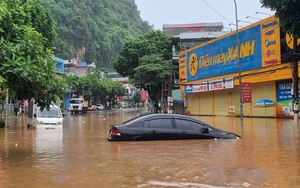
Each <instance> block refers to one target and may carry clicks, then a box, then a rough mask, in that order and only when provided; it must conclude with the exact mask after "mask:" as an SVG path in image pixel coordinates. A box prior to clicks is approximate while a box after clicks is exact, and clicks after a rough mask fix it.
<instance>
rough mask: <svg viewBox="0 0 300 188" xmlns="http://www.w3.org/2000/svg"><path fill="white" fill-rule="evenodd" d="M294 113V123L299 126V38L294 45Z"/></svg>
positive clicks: (295, 39)
mask: <svg viewBox="0 0 300 188" xmlns="http://www.w3.org/2000/svg"><path fill="white" fill-rule="evenodd" d="M292 67H293V93H292V95H293V111H294V122H295V123H296V125H298V124H299V106H298V94H299V92H298V55H297V38H296V37H294V45H293V60H292Z"/></svg>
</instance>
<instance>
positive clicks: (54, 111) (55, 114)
mask: <svg viewBox="0 0 300 188" xmlns="http://www.w3.org/2000/svg"><path fill="white" fill-rule="evenodd" d="M38 114H39V115H38V117H54V118H60V117H61V113H60V110H59V109H57V108H50V110H49V111H48V110H46V109H44V110H43V111H41V109H39V113H38Z"/></svg>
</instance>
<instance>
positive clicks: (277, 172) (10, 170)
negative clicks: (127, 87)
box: [0, 111, 300, 188]
mask: <svg viewBox="0 0 300 188" xmlns="http://www.w3.org/2000/svg"><path fill="white" fill-rule="evenodd" d="M137 115H138V111H137V112H124V111H116V112H114V113H110V114H105V113H104V112H91V113H88V114H86V115H81V114H76V115H66V116H65V118H64V127H63V129H61V130H43V131H40V130H33V129H27V128H26V124H25V120H24V118H22V117H19V118H10V119H9V125H10V126H9V127H8V128H7V129H0V187H26V186H28V187H104V188H105V187H109V188H110V187H140V188H143V187H151V188H152V187H191V188H192V187H193V188H195V187H197V188H198V187H204V188H207V187H209V188H211V187H220V188H223V187H298V185H299V184H300V152H299V150H300V148H299V147H300V146H299V144H300V143H299V142H300V137H299V126H295V125H294V124H293V120H289V119H272V118H271V119H270V118H244V120H243V125H241V123H240V122H241V121H240V119H239V118H233V117H230V118H228V117H207V116H206V117H195V118H197V119H200V120H202V121H205V122H207V123H209V124H212V125H213V126H215V127H217V128H220V129H223V130H228V131H230V132H234V133H237V134H239V135H241V136H242V138H241V139H240V140H182V141H149V142H143V141H141V142H108V141H107V140H106V137H107V134H108V132H109V128H110V124H115V123H119V122H122V121H125V120H127V119H129V118H132V117H135V116H137Z"/></svg>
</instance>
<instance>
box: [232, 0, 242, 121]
mask: <svg viewBox="0 0 300 188" xmlns="http://www.w3.org/2000/svg"><path fill="white" fill-rule="evenodd" d="M234 5H235V27H236V46H237V54H238V57H237V61H238V71H239V95H240V114H241V115H240V117H241V120H243V116H244V114H243V96H242V76H241V60H240V46H239V45H240V38H239V26H238V16H237V4H236V0H234Z"/></svg>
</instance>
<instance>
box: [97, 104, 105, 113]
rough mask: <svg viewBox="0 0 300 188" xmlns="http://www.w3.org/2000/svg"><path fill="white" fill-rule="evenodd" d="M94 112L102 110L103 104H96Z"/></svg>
mask: <svg viewBox="0 0 300 188" xmlns="http://www.w3.org/2000/svg"><path fill="white" fill-rule="evenodd" d="M96 110H97V111H98V110H104V105H103V104H97V105H96Z"/></svg>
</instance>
